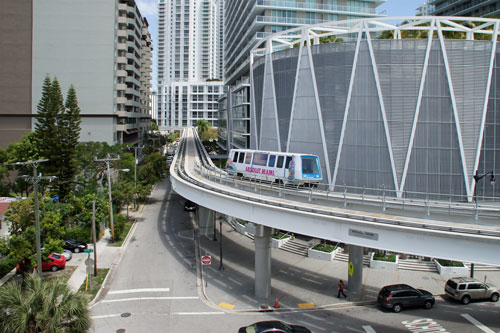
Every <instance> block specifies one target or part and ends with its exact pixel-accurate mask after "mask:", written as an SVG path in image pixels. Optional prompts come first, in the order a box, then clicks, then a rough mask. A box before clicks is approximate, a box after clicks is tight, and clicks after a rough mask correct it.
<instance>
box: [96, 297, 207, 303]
mask: <svg viewBox="0 0 500 333" xmlns="http://www.w3.org/2000/svg"><path fill="white" fill-rule="evenodd" d="M181 299H199V297H198V296H192V297H191V296H188V297H134V298H122V299H108V300H104V301H101V303H116V302H129V301H151V300H152V301H164V300H181Z"/></svg>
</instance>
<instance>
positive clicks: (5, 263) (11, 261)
mask: <svg viewBox="0 0 500 333" xmlns="http://www.w3.org/2000/svg"><path fill="white" fill-rule="evenodd" d="M16 264H17V262H16V258H14V257H11V256H7V257H3V258H2V259H0V278H1V277H3V276H4V275H5V274H7V273H8V272H10V271H11V270H12V269H13V268H14V267H16Z"/></svg>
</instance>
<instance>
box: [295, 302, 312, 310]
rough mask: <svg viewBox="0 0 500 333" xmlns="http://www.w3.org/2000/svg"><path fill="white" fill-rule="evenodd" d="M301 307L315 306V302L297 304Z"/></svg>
mask: <svg viewBox="0 0 500 333" xmlns="http://www.w3.org/2000/svg"><path fill="white" fill-rule="evenodd" d="M297 305H298V307H299V308H301V309H303V308H314V303H299V304H297Z"/></svg>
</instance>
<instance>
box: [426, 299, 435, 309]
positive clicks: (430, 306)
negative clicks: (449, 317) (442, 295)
mask: <svg viewBox="0 0 500 333" xmlns="http://www.w3.org/2000/svg"><path fill="white" fill-rule="evenodd" d="M432 305H433V304H432V302H431V301H425V303H424V308H426V309H430V308H432Z"/></svg>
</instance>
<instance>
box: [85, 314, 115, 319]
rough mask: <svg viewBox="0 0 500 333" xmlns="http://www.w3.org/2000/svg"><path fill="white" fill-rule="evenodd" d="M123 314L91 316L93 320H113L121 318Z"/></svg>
mask: <svg viewBox="0 0 500 333" xmlns="http://www.w3.org/2000/svg"><path fill="white" fill-rule="evenodd" d="M120 316H121V313H117V314H110V315H102V316H90V318H91V319H104V318H113V317H120Z"/></svg>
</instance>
